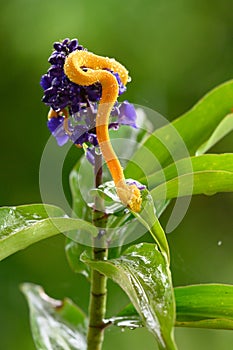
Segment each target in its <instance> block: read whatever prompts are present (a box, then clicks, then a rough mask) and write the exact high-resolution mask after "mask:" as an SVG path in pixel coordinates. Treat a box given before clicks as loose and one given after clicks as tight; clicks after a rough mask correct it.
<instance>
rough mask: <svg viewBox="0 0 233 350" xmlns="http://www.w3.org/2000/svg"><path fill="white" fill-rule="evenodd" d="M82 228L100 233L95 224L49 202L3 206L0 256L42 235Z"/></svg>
mask: <svg viewBox="0 0 233 350" xmlns="http://www.w3.org/2000/svg"><path fill="white" fill-rule="evenodd" d="M80 228H82V229H83V230H85V231H86V233H87V234H89V235H92V236H97V234H98V232H97V229H96V227H95V226H93V225H92V224H90V223H88V222H86V221H84V220H81V219H72V218H69V217H68V216H67V215H66V214H65V213H64V211H63V210H62V209H60V208H58V207H55V206H52V205H46V204H29V205H22V206H18V207H1V208H0V260H2V259H4V258H6V257H7V256H9V255H11V254H13V253H15V252H17V251H19V250H21V249H24V248H26V247H28V246H29V245H31V244H33V243H36V242H38V241H40V240H42V239H45V238H48V237H51V236H54V235H57V234H58V233H61V232H64V233H65V232H68V231H69V230H77V229H80Z"/></svg>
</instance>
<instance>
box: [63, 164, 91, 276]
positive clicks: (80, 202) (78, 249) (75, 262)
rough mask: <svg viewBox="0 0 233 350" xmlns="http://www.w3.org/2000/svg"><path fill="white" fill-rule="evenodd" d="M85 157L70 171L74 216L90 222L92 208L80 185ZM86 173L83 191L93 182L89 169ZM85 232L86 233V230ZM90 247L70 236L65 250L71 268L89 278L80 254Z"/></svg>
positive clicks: (78, 233)
mask: <svg viewBox="0 0 233 350" xmlns="http://www.w3.org/2000/svg"><path fill="white" fill-rule="evenodd" d="M84 158H85V157H82V158H81V160H79V161H78V162H77V163H76V165H75V166H74V168H73V169H72V171H71V173H70V189H71V194H72V207H73V216H75V217H78V218H80V219H84V220H86V221H89V222H90V221H91V218H92V210H91V208H90V207H89V206H88V205H87V203H86V201H85V200H84V198H83V196H82V193H81V190H80V186H79V170H80V167H81V166H82V165H83V163H84V162H86V159H84ZM86 173H87V176H88V179H89V180H88V181H87V182H84V184H85V186H87V187H85V188H82V190H83V191H89V189H90V188H88V185H89V184H90V183H92V180H91V179H90V176H89V175H90V173H89V172H88V171H87V172H86ZM88 174H89V175H88ZM76 234H77V235H82V232H81V231H80V230H79V231H78V232H76ZM83 234H85V232H84V233H83ZM90 249H91V248H90V247H89V246H86V245H84V244H81V243H78V242H77V240H74V239H70V238H67V239H66V244H65V252H66V257H67V260H68V262H69V265H70V267H71V269H72V270H73V271H74V272H75V273H80V274H82V275H84V276H85V277H87V278H89V273H90V271H89V268H88V266H87V265H86V264H84V263H83V262H82V261H81V260H80V256H81V254H82V253H83V252H84V251H85V250H88V251H90Z"/></svg>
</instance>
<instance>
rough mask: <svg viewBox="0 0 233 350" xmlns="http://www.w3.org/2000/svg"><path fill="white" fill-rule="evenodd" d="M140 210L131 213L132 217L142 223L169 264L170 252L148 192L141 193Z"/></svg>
mask: <svg viewBox="0 0 233 350" xmlns="http://www.w3.org/2000/svg"><path fill="white" fill-rule="evenodd" d="M141 195H142V209H141V211H140V212H139V213H135V212H132V213H133V215H134V216H135V217H136V218H137V219H138V221H139V222H141V223H142V225H143V226H145V227H146V229H147V230H148V231H149V232H150V234H151V235H152V237H153V238H154V240H155V242H156V243H157V244H158V246H159V249H160V250H161V252H162V253H165V255H166V257H167V260H168V263H170V252H169V246H168V242H167V238H166V235H165V232H164V230H163V228H162V226H161V225H160V222H159V220H158V217H157V216H156V210H155V207H154V203H153V198H152V196H151V194H150V192H149V191H148V190H147V189H145V190H142V191H141Z"/></svg>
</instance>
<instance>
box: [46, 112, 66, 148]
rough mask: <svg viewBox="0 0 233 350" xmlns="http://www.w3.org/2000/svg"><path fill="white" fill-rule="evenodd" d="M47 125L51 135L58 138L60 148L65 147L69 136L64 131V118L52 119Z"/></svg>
mask: <svg viewBox="0 0 233 350" xmlns="http://www.w3.org/2000/svg"><path fill="white" fill-rule="evenodd" d="M47 125H48V128H49V130H50V132H51V134H52V135H53V136H54V137H55V138H56V140H57V143H58V145H59V146H63V145H64V144H65V143H66V142H67V141H68V140H69V136H68V135H67V134H66V133H65V130H64V118H63V117H56V118H50V119H49V120H48V123H47Z"/></svg>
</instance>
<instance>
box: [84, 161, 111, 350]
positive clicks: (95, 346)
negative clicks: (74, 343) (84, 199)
mask: <svg viewBox="0 0 233 350" xmlns="http://www.w3.org/2000/svg"><path fill="white" fill-rule="evenodd" d="M101 183H102V156H101V155H96V156H95V185H96V187H98V186H99V185H100V184H101ZM105 220H106V218H105V214H104V203H103V200H102V199H101V198H99V197H96V199H95V209H94V211H93V223H94V224H95V225H96V226H97V227H101V229H100V231H99V237H97V238H95V239H94V241H93V249H92V259H93V260H106V259H107V257H108V248H107V246H106V243H105V239H104V238H105V237H104V232H103V227H104V226H105ZM106 300H107V278H106V276H105V275H103V274H101V273H99V272H98V271H96V270H94V269H93V270H92V272H91V291H90V303H89V327H88V334H87V350H101V349H102V344H103V340H104V329H105V327H106V324H105V321H104V319H105V313H106Z"/></svg>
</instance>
